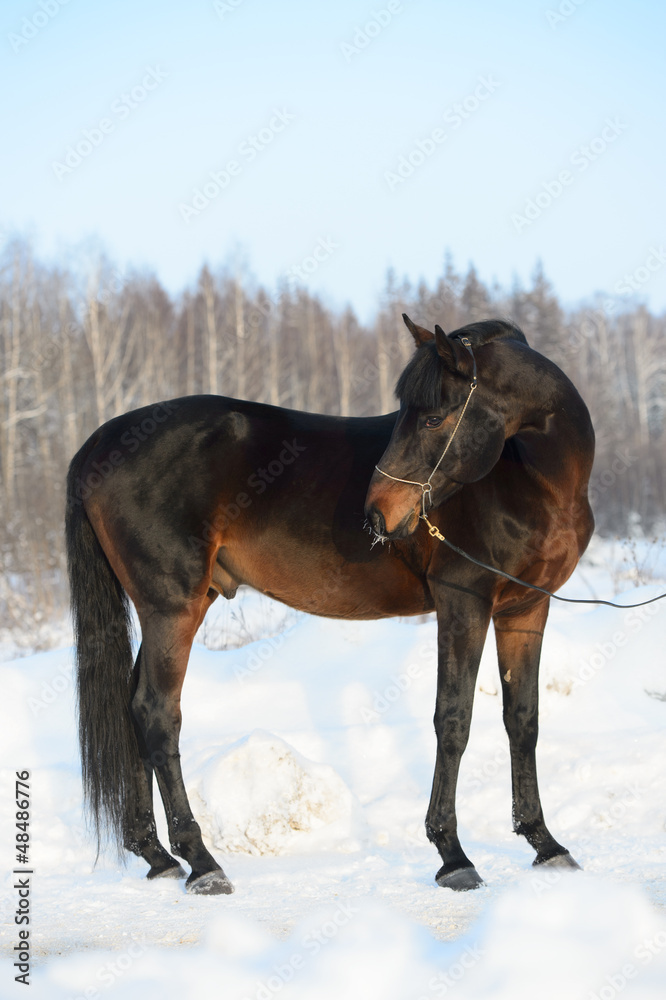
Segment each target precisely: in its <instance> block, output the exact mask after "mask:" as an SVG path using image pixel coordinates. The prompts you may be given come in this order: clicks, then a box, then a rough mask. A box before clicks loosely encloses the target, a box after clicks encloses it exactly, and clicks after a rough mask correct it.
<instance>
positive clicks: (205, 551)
mask: <svg viewBox="0 0 666 1000" xmlns="http://www.w3.org/2000/svg"><path fill="white" fill-rule="evenodd" d="M403 318H404V321H405V323H406V326H407V327H408V329H409V331H410V332H411V334H412V336H413V338H414V341H415V345H416V346H415V351H414V354H413V355H412V357H411V359H410V360H409V362H408V363H407V365H406V367H405V369H404V371H403V372H402V374H401V375H400V377H399V380H398V383H397V386H396V394H397V397H398V401H399V404H400V405H399V410H398V411H397V412H394V413H390V414H386V415H382V416H373V417H341V416H328V415H322V414H315V413H306V412H301V411H297V410H290V409H286V408H282V407H278V406H272V405H268V404H264V403H257V402H251V401H246V400H238V399H231V398H226V397H223V396H217V395H194V396H185V397H181V398H178V399H172V400H168V401H164V402H161V403H157V404H155V405H152V406H144V407H141V408H139V409H136V410H133V411H131V412H129V413H125V414H124V415H122V416H117V417H114V418H113V419H111V420H109V421H108V422H106V423H105V424H103V425H102V426H101V427H99V428H98V429H97V430H96V431H95V432H94V433H93V434H92V435H91V436H90V438H89V439H88V440H87V441H86V443H85V444H84V445H83V446H82V448H81V449H80V450H79V451H78V453H77V454H76V455H75V456H74V458H73V459H72V461H71V464H70V467H69V472H68V476H67V504H66V519H65V520H66V544H67V562H68V573H69V580H70V593H71V606H72V618H73V624H74V632H75V640H76V664H77V669H76V674H77V696H78V717H79V742H80V750H81V765H82V780H83V787H84V801H85V804H86V808H87V811H88V815H89V817H90V821H91V825H92V827H93V829H94V830H95V832H96V835H97V849H98V854H99V850H100V843H101V840H103V839H104V838H107V837H108V838H109V839H110V840H111V841H112V842H115V843H116V845H117V847H118V850H119V852H120V854H121V855H122V854H123V850H127V851H129V852H133V853H134V854H136V855H139V856H141V857H142V858H143V859H144V860H145V861H146V863H147V864H148V865H149V870H148V872H147V878H149V879H154V878H158V877H172V878H185V877H187V881H186V891H187V892H190V893H195V894H203V895H216V894H226V893H230V892H233V891H234V889H233V885H232V883H231V882H230V880H229V879H228V877H227V876H226V874H225V872H224V871H223V869H222V867H221V866H220V865H219V864H218V862H217V861H216V860H215V858H214V857H213V856H212V854H211V853H210V852H209V851H208V849H207V848H206V846H205V845H204V842H203V839H202V836H201V829H200V826H199V824H198V823H197V821H196V819H195V817H194V815H193V813H192V810H191V808H190V804H189V801H188V798H187V794H186V791H185V786H184V783H183V776H182V772H181V766H180V755H179V733H180V726H181V710H180V695H181V689H182V685H183V681H184V679H185V672H186V669H187V663H188V658H189V654H190V649H191V646H192V642H193V639H194V636H195V633H196V632H197V630H198V628H199V626H200V625H201V623H202V621H203V619H204V616H205V614H206V611H207V609H208V608H209V607H210V605H211V604H212V602H213V601H214V600H216V598H217V597H218V596H219V595H220V594H221V595H223V596H224V597H225V598H227V599H232V598H233V597H234V596H235V594H236V591H237V589H238V587H239V586H240V585H245V586H249V587H251V588H254V589H255V590H257V591H260V592H261V593H264V594H267V595H269V596H270V597H271V598H274V599H275V600H277V601H280V602H283V603H284V604H286V605H289V606H291V607H292V608H296V609H299V610H300V611H305V612H309V613H311V614H316V615H323V616H325V617H329V618H340V619H379V618H385V617H392V616H397V615H400V616H410V615H411V616H418V615H423V614H425V613H429V612H432V611H434V612H436V617H437V625H438V642H437V646H438V666H437V694H436V705H435V715H434V728H435V733H436V737H437V751H436V761H435V772H434V779H433V785H432V794H431V798H430V804H429V806H428V810H427V816H426V832H427V836H428V838H429V840H430V841H431V842H432V843H433V845H434V846H435V847H436V849H437V851H438V852H439V855H440V858H441V867H440V868H439V870H438V871H437V873H436V875H435V879H436V882H437V883H438V884H439V885H440V886H442V887H445V888H449V889H452V890H456V891H466V890H470V889H474V888H476V887H477V886H479V885H482V884H483V879H482V878H481V876H480V875H479V874H478V872H477V871H476V869H475V867H474V865H473V863H472V861H471V860H470V859H469V858H468V857H467V855H466V854H465V852H464V850H463V848H462V846H461V844H460V841H459V839H458V832H457V821H456V802H455V799H456V783H457V777H458V771H459V766H460V761H461V757H462V754H463V751H464V750H465V747H466V744H467V741H468V736H469V729H470V720H471V712H472V702H473V697H474V690H475V686H476V677H477V671H478V667H479V661H480V658H481V653H482V650H483V647H484V642H485V639H486V634H487V631H488V628H489V625H490V622H491V620H492V621H493V623H494V631H495V637H496V644H497V655H498V662H499V672H500V678H501V689H502V696H503V719H504V725H505V728H506V731H507V734H508V739H509V747H510V757H511V776H512V802H513V807H512V808H513V828H514V830H515V832H516V833H518V834H521V835H523V836H524V837H525V838H526V839H527V841H528V843H529V844H530V845H531V847H532V848H533V849H534V850H535V851H536V857H535V859H534V862H533V863H534V864H535V865H546V866H557V867H563V868H578V867H579V866H578V864H577V862H576V861H575V860H574V859H573V857H572V856H571V854H570V853H569V851H568V850H567V849H566V848H565V847H563V846H562V845H561V844H559V843H558V842H557V841H556V840H555V838H554V837H553V836H552V834H551V833H550V832H549V830H548V828H547V827H546V824H545V820H544V816H543V811H542V807H541V802H540V797H539V788H538V783H537V769H536V759H535V749H536V744H537V734H538V683H537V682H538V671H539V658H540V652H541V645H542V639H543V632H544V628H545V625H546V619H547V616H548V609H549V603H550V600H549V597H548V596H547V595H544V594H543V593H542V592H540V591H536V590H531V589H529V588H528V587H526V586H522V585H519V584H518V583H517V582H513V581H511V580H507V579H506V578H503V577H499V576H496V575H495V574H494V573H492V572H490V571H489V569H488V568H487V567H479V566H478V565H476V564H474V563H471V562H469V561H467V560H465V559H462V558H461V557H460V556H459V555H458V554H456V553H455V552H453V551H451V550H450V549H449V548H448V547H447V546H445V545H442V544H441V540H442V539H443V538H444V537H450V538H451V539H453V540H455V542H456V543H458V544H459V545H462V546H464V547H465V549H466V550H467V551H468V552H470V553H472V554H473V555H474V556H476V557H478V558H480V559H481V560H484V561H485V562H486V563H488V562H489V563H491V564H492V565H493V566H498V567H502V568H503V569H504V570H509V571H510V572H511V573H512V574H514V575H519V576H520V577H521V579H523V580H524V581H525V582H526V583H527V584H533V585H535V586H542V587H544V588H547V589H549V590H551V591H552V590H556V589H557V588H559V587H561V586H562V584H563V583H564V582H565V581H566V580H567V579H568V577H569V576H570V575H571V573H572V572H573V570H574V568H575V566H576V564H577V562H578V560H579V558H580V556H581V554H582V553H583V551H584V550H585V548H586V546H587V544H588V541H589V539H590V536H591V534H592V530H593V518H592V513H591V510H590V506H589V503H588V499H587V485H588V479H589V475H590V470H591V466H592V460H593V455H594V433H593V429H592V424H591V421H590V416H589V413H588V410H587V407H586V406H585V404H584V402H583V400H582V399H581V397H580V396H579V394H578V392H577V390H576V389H575V387H574V386H573V384H572V383H571V382H570V380H569V379H568V378H567V376H566V375H565V374H564V373H563V372H562V371H561V370H560V369H559V368H558V367H556V365H554V364H553V363H552V362H551V361H549V360H548V359H547V358H545V357H544V356H543V355H541V354H539V353H538V352H537V351H535V350H533V349H532V348H531V347H530V346H529V345H528V343H527V340H526V338H525V336H524V334H523V333H522V332H521V330H520V329H519V328H518V327H516V326H515V325H513V324H512V323H510V322H507V321H504V320H486V321H483V322H477V323H473V324H470V325H467V326H464V327H462V328H461V329H459V330H456V331H454V332H452V333H451V334H449V335H447V334H445V333H444V331H442V330H441V328H440V327H439V326H436V327H435V330H434V332H431V331H429V330H427V329H425V328H424V327H421V326H418V325H417V324H415V323H413V322H412V320H411V319H409V317H407V316H404V317H403ZM130 602H131V604H133V605H134V607H135V609H136V614H137V616H138V620H139V624H140V629H141V643H140V646H139V649H138V653H137V655H136V659H135V660H134V656H133V652H132V644H131V604H130ZM154 776H155V777H156V779H157V785H158V788H159V792H160V794H161V798H162V802H163V805H164V811H165V815H166V820H167V825H168V833H169V843H170V850H171V852H172V853H169V851H167V850H166V848H165V847H164V846H163V845H162V844H161V843H160V841H159V839H158V837H157V831H156V825H155V816H154V812H153V777H154ZM174 855H175V857H174ZM178 858H180V859H182V860H183V861H184V862H185V863H186V864H187V865H188V866H189V867H190V869H191V870H190V873H189V875H186V872H185V870H184V869H183V867H182V865H181V863H180V861H179V860H178Z"/></svg>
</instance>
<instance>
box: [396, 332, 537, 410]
mask: <svg viewBox="0 0 666 1000" xmlns="http://www.w3.org/2000/svg"><path fill="white" fill-rule="evenodd" d="M448 336H449V337H450V338H451V339H454V338H455V339H457V338H460V337H467V338H468V339H469V342H470V344H471V345H472V348H475V347H482V346H483V345H484V344H487V343H489V342H490V341H491V340H517V341H519V342H520V343H521V344H527V338H526V337H525V334H524V333H523V331H522V330H521V329H520V328H519V327H517V326H516V325H515V324H514V323H509V322H508V321H506V320H502V319H486V320H483V321H482V322H480V323H468V324H467V326H461V327H460V329H459V330H454V331H453V332H452V333H449V334H448ZM443 374H444V362H443V361H442V359H441V358H440V356H439V354H438V353H437V347H436V345H435V341H434V340H433V341H428V342H427V343H425V344H423V345H422V346H421V347H419V348H418V350H417V351H416V352H415V353H414V357H413V358H412V359H411V361H410V362H409V364H408V365H407V367H406V368H405V369H404V371H403V373H402V375H401V376H400V378H399V379H398V382H397V385H396V387H395V394H396V396H397V397H398V399H399V400H400V402H401V403H403V404H404V405H405V406H415V407H419V408H423V407H426V408H432V409H436V408H438V407H440V406H441V405H442V376H443Z"/></svg>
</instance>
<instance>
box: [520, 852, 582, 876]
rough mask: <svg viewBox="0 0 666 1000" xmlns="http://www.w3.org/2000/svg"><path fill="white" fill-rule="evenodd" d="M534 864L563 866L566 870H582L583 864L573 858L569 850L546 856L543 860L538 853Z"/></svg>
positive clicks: (544, 866)
mask: <svg viewBox="0 0 666 1000" xmlns="http://www.w3.org/2000/svg"><path fill="white" fill-rule="evenodd" d="M532 865H533V866H537V865H538V866H539V867H540V868H541V867H543V868H562V869H564V870H565V871H566V870H568V871H579V872H582V870H583V869H582V868H581V866H580V865H579V864H578V862H577V861H576V859H575V858H572V857H571V855H570V854H569V852H568V851H565V852H564V854H556V855H555V856H554V857H552V858H545V859H544V860H543V861H542V860H541V859H540V858H539V855H538V854H537V856H536V858H535V859H534V861H533V862H532Z"/></svg>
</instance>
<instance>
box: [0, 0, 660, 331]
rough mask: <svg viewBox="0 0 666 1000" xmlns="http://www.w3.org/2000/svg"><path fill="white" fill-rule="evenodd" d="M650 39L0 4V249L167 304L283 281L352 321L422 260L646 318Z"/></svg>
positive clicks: (312, 8) (597, 5)
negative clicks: (631, 307) (15, 245)
mask: <svg viewBox="0 0 666 1000" xmlns="http://www.w3.org/2000/svg"><path fill="white" fill-rule="evenodd" d="M665 29H666V7H664V5H663V4H658V3H656V2H652V3H648V2H646V0H638V2H634V3H631V4H630V3H628V2H619V0H618V2H616V0H609V2H602V0H582V2H581V0H578V2H576V0H553V2H552V3H549V2H548V0H546V2H544V3H541V2H525V0H507V2H504V3H501V4H500V3H497V2H496V3H491V2H488V0H486V2H484V0H481V2H471V3H462V2H457V3H455V4H454V3H448V2H443V3H438V2H436V0H401V2H400V0H390V2H389V0H386V2H385V0H377V2H376V3H374V4H373V3H372V2H368V3H363V2H360V3H352V2H349V0H339V2H336V3H332V2H331V3H323V2H321V0H320V2H312V3H310V4H305V3H296V2H293V0H283V2H281V3H270V2H268V0H228V2H224V0H218V2H217V4H216V3H214V2H213V0H207V2H195V3H184V2H179V3H176V2H173V0H160V2H154V0H138V2H129V0H118V2H114V3H110V2H109V3H99V2H97V3H95V2H92V0H89V2H87V3H86V2H85V0H69V2H67V3H65V4H61V3H59V0H25V2H23V0H21V2H19V0H12V2H7V3H4V4H3V5H2V8H1V10H0V44H2V45H3V46H4V52H3V59H2V65H1V69H0V86H2V93H3V95H4V101H3V104H4V115H3V117H4V135H3V142H2V147H1V150H0V161H1V164H2V176H3V180H4V184H3V195H4V197H3V199H2V207H1V209H0V228H1V230H2V232H3V233H4V234H5V235H7V234H11V233H12V232H14V231H17V232H19V233H23V234H29V235H31V236H32V237H33V239H34V242H35V246H36V248H37V250H38V252H39V253H40V254H41V255H43V256H45V257H47V258H49V259H54V258H56V257H61V258H63V259H64V257H65V256H66V257H67V258H68V259H72V258H77V257H78V258H80V257H81V255H82V254H84V249H85V248H88V247H90V246H91V245H96V244H97V243H98V244H101V245H102V246H103V247H105V248H106V249H107V251H108V253H109V255H110V257H111V258H112V259H113V260H114V261H115V262H116V263H117V264H118V265H119V266H120V268H121V269H125V268H127V267H129V266H137V267H148V268H150V269H152V270H154V271H155V272H156V274H157V275H158V277H159V278H160V279H161V280H162V281H163V282H164V283H165V284H166V286H167V287H168V288H169V289H170V290H171V291H173V292H176V291H178V290H179V289H181V288H182V287H183V286H184V285H185V284H186V283H188V282H190V281H191V280H192V279H193V277H194V276H195V275H196V273H197V271H198V269H199V267H200V266H201V264H202V263H203V262H204V261H208V262H209V263H210V264H211V265H212V266H213V267H215V266H218V265H220V264H231V265H232V266H236V263H238V266H240V264H241V262H242V264H243V266H244V267H246V268H247V270H248V272H249V273H250V274H252V275H253V276H255V277H256V278H257V279H258V280H260V281H262V282H264V283H265V284H267V285H268V286H269V287H275V284H276V282H277V281H278V280H279V279H280V278H281V277H284V276H285V275H286V274H289V273H290V272H291V273H293V268H294V267H297V268H300V270H301V274H303V275H304V277H305V281H306V283H307V284H308V286H309V287H310V288H312V289H313V290H316V291H319V292H321V293H322V294H323V295H324V297H325V299H326V300H327V301H328V302H329V303H330V304H331V305H334V306H341V305H344V304H345V303H346V302H347V301H349V302H351V303H352V304H353V305H354V306H355V307H356V308H357V309H358V310H359V312H360V313H361V316H362V317H363V318H368V317H369V316H370V315H371V313H372V311H373V309H374V307H375V305H376V303H377V301H378V298H379V295H380V294H381V290H382V288H383V285H384V277H385V272H386V269H387V267H389V266H391V267H393V268H395V270H396V271H397V273H398V275H400V276H401V275H403V274H405V275H407V276H408V277H410V278H411V279H412V280H418V279H419V278H421V277H424V278H425V279H427V280H429V281H431V280H433V279H434V278H435V277H436V276H437V275H438V274H439V273H440V272H441V270H442V265H443V259H444V255H445V253H446V252H447V251H449V252H450V253H451V254H452V255H453V259H454V263H455V265H456V266H457V268H458V269H460V270H465V269H466V268H467V265H468V263H469V262H470V261H473V262H474V263H475V265H476V267H477V270H478V272H479V275H480V276H481V277H482V278H483V279H484V280H485V281H487V282H492V281H493V280H495V279H496V280H498V281H499V282H500V283H501V284H503V285H510V284H511V282H512V281H513V278H514V276H516V275H517V276H518V277H519V278H520V279H521V280H522V281H523V282H529V278H530V275H531V273H532V271H533V268H534V265H535V262H536V260H537V259H538V258H540V259H541V260H542V261H543V264H544V267H545V270H546V273H547V275H548V276H549V278H550V279H551V281H552V282H553V284H554V286H555V288H556V290H557V292H558V294H559V295H560V297H561V298H562V299H563V300H564V301H565V302H568V303H574V302H577V301H579V300H581V299H586V298H589V297H590V296H591V295H592V294H593V293H594V292H595V291H597V290H604V291H610V292H613V291H616V292H617V293H618V294H620V295H623V296H630V295H631V294H632V288H633V292H635V293H636V294H638V296H639V297H640V298H641V299H643V300H645V301H647V302H648V304H649V305H650V306H651V307H652V308H653V309H656V310H659V311H661V310H663V309H664V308H666V253H665V252H662V251H664V248H665V247H666V231H665V229H666V212H665V211H664V208H665V204H664V203H665V196H664V189H665V185H664V163H665V162H666V148H665V147H666V129H665V128H664V117H663V94H664V82H665V80H664V76H665V74H664V58H663V44H664V38H665V37H666V30H665ZM77 157H78V159H77ZM211 175H216V176H217V180H215V179H214V178H213V177H212V176H211ZM197 189H199V191H201V192H202V193H201V194H200V195H199V196H197V195H196V191H197ZM662 241H663V243H662ZM316 248H319V249H318V250H317V253H316V254H315V253H314V251H315V249H316ZM655 251H656V252H655ZM86 252H87V251H86ZM662 258H663V260H662ZM627 275H628V276H629V278H630V281H629V283H627V279H626V277H625V276H627Z"/></svg>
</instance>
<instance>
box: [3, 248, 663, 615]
mask: <svg viewBox="0 0 666 1000" xmlns="http://www.w3.org/2000/svg"><path fill="white" fill-rule="evenodd" d="M627 292H629V293H631V294H627ZM627 292H621V293H620V294H614V295H606V294H603V293H595V294H593V295H591V296H590V299H589V301H588V302H586V303H584V304H578V305H576V306H565V305H563V304H561V303H560V302H559V300H558V297H557V295H556V293H555V291H554V290H553V287H552V285H551V284H550V282H549V281H548V279H547V277H546V275H545V274H544V272H543V268H542V267H541V265H539V264H537V266H536V267H535V270H534V273H533V275H532V277H531V279H530V285H529V287H527V288H525V287H522V285H521V284H520V282H519V281H517V280H516V281H514V284H513V286H512V287H511V288H510V289H508V290H507V289H503V288H501V287H499V286H498V285H496V284H494V285H492V286H488V285H486V284H484V282H483V281H482V280H481V279H480V278H479V276H478V275H477V272H476V270H475V268H474V266H473V265H470V266H469V267H468V269H467V271H466V273H464V274H461V273H459V272H458V271H457V270H456V268H455V266H454V263H453V261H452V259H451V257H450V256H446V257H444V258H443V263H442V273H441V276H440V277H439V278H438V279H437V281H436V282H434V283H433V284H432V286H430V285H428V284H427V283H425V282H423V281H422V282H420V283H418V284H412V283H410V282H409V281H408V280H406V279H400V278H398V276H397V275H396V274H394V273H392V272H389V273H388V274H387V276H386V283H385V287H384V291H383V293H382V295H381V298H380V301H379V302H378V303H377V308H376V312H375V315H374V318H373V320H372V322H370V323H367V324H363V323H361V322H360V321H359V319H358V318H357V316H356V315H355V313H354V311H353V309H352V308H351V307H349V306H347V307H345V308H340V309H336V308H334V307H331V306H330V305H328V304H327V303H326V302H325V301H324V299H323V297H322V296H318V295H315V294H312V293H310V292H309V291H308V290H307V289H306V288H305V287H303V286H302V285H301V284H299V283H298V281H297V280H294V279H293V276H291V277H290V278H287V279H285V280H284V281H282V282H281V283H280V284H278V286H277V287H276V288H275V289H273V290H270V289H267V288H265V287H262V285H260V284H258V283H257V282H256V281H255V280H253V278H252V277H251V275H250V274H249V273H248V269H247V267H236V266H234V265H233V264H232V265H228V266H224V267H219V268H217V269H213V268H211V267H210V266H207V265H205V266H202V268H201V270H200V272H199V274H198V277H197V280H196V282H195V283H194V284H193V285H192V286H191V287H189V288H186V289H185V290H184V291H183V292H182V293H180V294H178V295H174V294H170V293H169V292H168V291H167V290H166V289H165V288H164V287H163V285H162V284H161V283H160V281H159V279H158V278H157V277H156V276H155V275H154V274H151V273H147V272H145V271H131V272H130V271H128V272H121V271H120V270H119V269H118V268H117V267H115V266H114V265H113V262H111V261H109V260H108V259H106V258H105V256H104V255H103V254H101V253H99V252H97V253H95V254H94V255H90V254H89V255H87V263H86V264H84V265H78V266H74V265H71V264H69V263H68V264H64V265H63V264H60V265H59V264H56V263H53V262H48V263H47V262H44V261H43V260H40V259H39V258H38V256H37V254H36V253H35V251H34V249H33V247H32V245H31V243H30V241H29V240H27V239H14V240H13V241H10V242H7V243H6V245H5V246H4V248H3V250H2V253H1V255H0V366H1V367H0V370H1V372H2V391H1V392H0V508H1V510H2V513H3V516H2V521H1V524H0V553H1V559H2V574H1V575H0V630H5V631H9V632H11V631H12V630H19V631H22V632H25V631H26V630H27V631H30V629H31V628H32V629H38V628H39V626H40V624H43V623H44V622H48V621H50V620H53V619H55V618H58V617H61V616H63V615H64V614H65V613H66V609H67V604H68V598H67V584H66V575H65V566H64V549H63V515H64V481H65V474H66V470H67V466H68V463H69V461H70V459H71V457H72V456H73V455H74V453H75V452H76V451H77V450H78V448H79V447H80V445H81V444H82V443H83V441H85V439H86V438H87V437H88V435H89V434H90V433H91V432H92V431H93V430H94V429H95V428H96V427H97V426H98V425H99V424H101V423H103V422H104V421H105V420H108V419H109V418H110V417H112V416H115V415H116V414H119V413H123V412H125V411H127V410H130V409H133V408H135V407H137V406H142V405H144V404H147V403H151V402H157V401H160V400H168V399H171V398H174V397H178V396H183V395H189V394H193V393H221V394H224V395H228V396H234V397H241V398H247V399H254V400H258V401H262V402H268V403H273V404H277V405H279V406H285V407H293V408H296V409H305V410H310V411H317V412H323V413H332V414H342V415H354V416H366V415H371V414H377V413H387V412H390V411H392V410H394V409H395V408H396V404H395V398H394V394H393V390H394V385H395V381H396V379H397V376H398V374H399V373H400V371H401V370H402V368H403V367H404V365H405V363H406V361H407V360H408V358H409V356H410V354H411V351H412V349H413V342H412V338H411V337H410V336H409V334H408V333H407V331H406V330H405V328H404V325H403V322H402V318H401V314H402V313H403V312H407V313H408V314H409V315H410V316H411V317H412V318H413V319H414V320H415V322H417V323H419V324H421V325H423V326H428V327H429V328H430V329H432V328H433V326H434V324H435V323H439V324H440V326H442V327H443V328H444V329H445V330H446V331H447V332H451V331H452V330H454V329H456V328H458V327H460V326H463V325H464V324H465V323H469V322H472V321H476V320H481V319H487V318H491V317H501V318H505V319H510V320H512V321H513V322H515V323H517V324H518V326H520V327H521V328H522V329H523V331H524V332H525V334H526V336H527V339H528V341H529V343H530V344H531V346H532V347H534V348H535V349H536V350H538V351H540V352H541V353H543V354H545V355H546V356H548V357H549V358H551V359H552V360H553V361H555V362H556V364H558V365H559V366H560V367H561V368H562V369H563V370H564V371H565V372H566V373H567V375H568V376H569V377H570V378H571V379H572V381H573V382H574V383H575V385H576V386H577V388H578V389H579V391H580V393H581V395H582V396H583V398H584V400H585V401H586V403H587V405H588V407H589V409H590V412H591V414H592V420H593V423H594V426H595V430H596V435H597V452H596V462H595V467H594V471H593V475H592V479H591V484H590V499H591V502H592V506H593V509H594V513H595V518H596V523H597V530H598V531H599V532H600V533H601V534H602V535H606V536H609V535H616V536H632V537H638V536H642V537H647V536H650V535H656V534H658V533H660V532H663V531H664V523H665V513H666V500H665V497H666V490H665V487H666V316H663V315H662V316H657V315H653V314H652V313H651V312H650V311H649V310H648V309H647V308H646V307H645V305H643V304H642V303H641V301H640V299H639V298H638V297H637V296H636V295H635V294H634V293H633V292H632V290H631V288H629V287H628V286H627Z"/></svg>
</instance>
